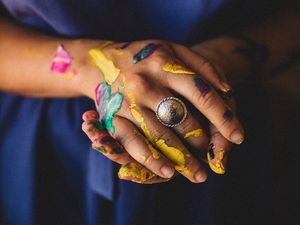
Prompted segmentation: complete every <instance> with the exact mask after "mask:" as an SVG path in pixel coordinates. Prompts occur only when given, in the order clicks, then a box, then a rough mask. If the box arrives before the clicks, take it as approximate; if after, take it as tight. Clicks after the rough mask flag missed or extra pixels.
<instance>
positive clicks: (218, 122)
mask: <svg viewBox="0 0 300 225" xmlns="http://www.w3.org/2000/svg"><path fill="white" fill-rule="evenodd" d="M169 85H170V86H171V88H173V90H174V91H176V92H178V93H179V94H181V95H183V96H184V97H185V98H186V99H187V100H189V101H190V102H191V103H192V104H193V105H194V106H195V107H196V108H197V109H198V110H199V111H200V112H201V113H202V114H203V115H204V116H205V117H206V118H207V119H208V120H209V121H211V123H213V124H214V125H215V126H216V127H217V129H218V130H219V131H220V132H221V134H222V135H223V136H224V137H225V138H226V139H228V140H229V141H231V142H233V143H236V144H241V143H242V142H243V140H244V130H243V127H242V125H241V123H240V121H239V120H238V118H237V116H236V115H235V114H234V112H233V111H232V110H231V108H230V107H229V106H228V105H227V104H226V103H225V101H224V100H223V99H222V98H221V97H220V96H219V95H218V94H217V92H216V91H215V90H214V89H213V88H212V87H211V86H210V85H208V84H207V83H206V81H205V80H204V79H202V78H201V77H200V76H199V75H191V76H188V77H187V76H184V75H178V76H173V78H172V79H171V78H170V79H169ZM187 90H189V91H187Z"/></svg>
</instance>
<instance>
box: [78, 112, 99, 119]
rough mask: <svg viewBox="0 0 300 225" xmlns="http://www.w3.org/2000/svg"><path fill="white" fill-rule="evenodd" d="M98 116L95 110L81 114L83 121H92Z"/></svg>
mask: <svg viewBox="0 0 300 225" xmlns="http://www.w3.org/2000/svg"><path fill="white" fill-rule="evenodd" d="M98 118H99V115H98V113H97V111H95V110H89V111H86V112H85V113H83V114H82V120H83V121H92V120H96V119H98Z"/></svg>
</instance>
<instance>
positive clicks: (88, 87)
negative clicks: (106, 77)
mask: <svg viewBox="0 0 300 225" xmlns="http://www.w3.org/2000/svg"><path fill="white" fill-rule="evenodd" d="M102 42H103V41H98V40H81V39H80V40H75V41H73V50H74V52H75V57H74V64H73V65H74V66H75V68H77V72H78V74H77V75H76V76H74V88H75V89H76V90H77V91H79V92H80V94H81V95H83V96H86V97H89V98H91V99H93V100H94V99H95V87H96V86H97V85H98V84H99V83H101V82H102V81H103V77H102V75H101V73H100V72H99V70H98V69H97V67H96V66H95V65H93V64H92V63H91V62H90V59H89V55H88V51H89V50H90V49H92V48H95V47H97V46H99V45H101V43H102Z"/></svg>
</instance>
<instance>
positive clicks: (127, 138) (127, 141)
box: [116, 132, 138, 146]
mask: <svg viewBox="0 0 300 225" xmlns="http://www.w3.org/2000/svg"><path fill="white" fill-rule="evenodd" d="M137 138H138V137H137V136H136V135H134V134H133V133H131V132H126V133H125V134H124V135H116V139H117V140H118V141H119V142H120V143H121V144H122V145H123V146H130V145H133V144H134V142H135V141H136V140H137Z"/></svg>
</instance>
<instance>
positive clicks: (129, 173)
mask: <svg viewBox="0 0 300 225" xmlns="http://www.w3.org/2000/svg"><path fill="white" fill-rule="evenodd" d="M118 176H119V178H120V179H122V180H128V181H132V182H135V183H140V184H156V183H162V182H167V181H169V180H170V178H162V177H160V176H158V175H156V174H155V173H153V172H152V171H150V170H148V169H147V168H146V167H144V166H142V165H141V164H139V163H137V162H136V163H135V162H132V163H128V164H126V165H122V166H121V168H120V169H119V172H118Z"/></svg>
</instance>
